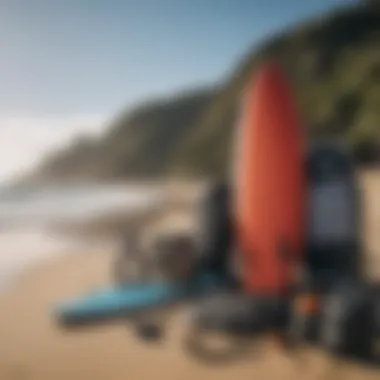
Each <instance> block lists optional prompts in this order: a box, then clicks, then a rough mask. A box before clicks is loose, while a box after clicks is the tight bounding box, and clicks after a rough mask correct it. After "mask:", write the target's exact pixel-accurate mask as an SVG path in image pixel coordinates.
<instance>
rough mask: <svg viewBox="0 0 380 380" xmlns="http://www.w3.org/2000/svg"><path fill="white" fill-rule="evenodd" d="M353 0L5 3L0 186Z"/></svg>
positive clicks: (0, 38) (0, 12)
mask: <svg viewBox="0 0 380 380" xmlns="http://www.w3.org/2000/svg"><path fill="white" fill-rule="evenodd" d="M349 2H350V1H349V0H286V1H285V0H0V53H1V60H0V182H1V181H4V180H6V179H8V178H10V177H12V176H13V175H16V174H18V173H20V171H23V170H26V169H28V168H30V167H31V166H33V165H35V164H36V162H37V161H38V160H40V159H41V156H43V155H44V154H45V153H46V152H48V151H50V150H52V149H54V148H55V147H57V146H61V145H63V144H67V143H68V142H69V141H70V140H71V139H72V138H73V137H74V136H75V135H77V134H78V133H83V132H84V133H90V134H97V133H101V132H102V131H103V130H104V128H106V126H107V121H108V120H110V118H112V117H113V116H114V115H115V113H117V112H118V111H120V109H123V108H125V107H128V106H129V107H132V106H133V105H134V104H137V103H138V102H140V101H143V100H144V99H147V98H150V97H152V96H158V95H161V94H162V95H166V94H170V93H172V92H175V91H178V90H181V89H183V88H192V87H196V86H198V85H203V84H212V83H214V82H217V81H220V80H222V79H223V77H224V76H225V75H226V74H227V73H229V72H231V71H232V70H233V68H234V65H235V64H237V63H238V62H239V59H241V58H242V57H244V55H245V54H246V52H247V51H248V50H249V49H250V48H252V47H254V46H255V44H257V43H259V42H260V41H261V40H262V39H263V38H265V36H267V35H268V34H270V33H273V32H275V31H277V30H281V29H282V28H284V27H287V26H288V25H292V23H294V22H296V21H298V20H301V19H305V18H308V17H313V16H315V15H318V14H320V13H323V12H325V11H326V10H328V9H330V8H332V7H334V6H336V5H340V4H346V3H349Z"/></svg>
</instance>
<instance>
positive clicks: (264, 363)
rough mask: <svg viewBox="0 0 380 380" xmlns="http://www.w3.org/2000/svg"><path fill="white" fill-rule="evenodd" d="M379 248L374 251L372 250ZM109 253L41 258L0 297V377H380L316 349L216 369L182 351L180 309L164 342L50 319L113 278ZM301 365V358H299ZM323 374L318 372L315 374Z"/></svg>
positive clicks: (372, 207) (376, 186)
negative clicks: (331, 361) (334, 369)
mask: <svg viewBox="0 0 380 380" xmlns="http://www.w3.org/2000/svg"><path fill="white" fill-rule="evenodd" d="M362 178H363V180H362V183H363V187H364V190H365V202H366V210H367V216H366V221H367V223H368V226H367V229H366V239H367V243H368V244H367V245H368V247H370V249H369V251H370V252H371V255H370V256H369V260H370V263H371V268H372V274H373V275H374V276H377V275H379V274H380V234H379V233H378V231H380V175H379V174H372V173H369V174H368V173H367V174H366V175H364V176H362ZM376 249H377V252H376ZM111 260H112V255H111V254H110V253H109V252H96V253H89V252H83V253H78V252H75V253H73V254H71V255H66V256H58V257H54V258H52V259H49V261H45V262H44V263H43V264H41V265H39V266H38V267H34V268H32V269H31V270H30V271H28V272H27V273H25V274H24V275H23V276H22V277H20V278H19V279H18V281H17V282H16V283H15V284H14V285H13V286H12V287H11V288H10V289H9V290H8V291H6V292H3V293H2V294H0V342H1V343H0V380H87V379H88V380H98V379H99V380H106V379H107V380H108V379H109V380H119V379H120V380H121V379H123V380H125V379H131V380H132V379H135V380H147V379H153V378H165V379H167V380H171V379H173V380H181V379H183V380H186V379H189V380H190V379H191V380H194V379H196V380H202V379H208V380H212V379H218V380H223V379H226V380H227V379H229V380H231V379H254V378H257V379H291V378H292V379H309V378H310V379H311V378H318V379H321V380H322V379H328V378H334V379H339V378H342V379H343V378H344V379H358V380H359V379H360V380H367V379H368V380H369V379H377V380H379V379H380V373H379V372H374V371H371V370H370V369H367V368H362V367H359V366H356V365H351V364H350V365H348V364H342V365H340V366H339V370H338V373H336V374H335V375H333V376H332V374H331V373H330V376H328V373H325V372H326V371H327V369H326V368H327V364H326V361H325V360H324V358H323V357H322V356H321V354H320V353H318V352H313V353H311V354H309V355H308V360H309V361H310V364H309V365H307V364H306V365H305V366H304V367H302V366H300V367H296V365H295V363H296V362H295V361H294V360H291V359H289V358H286V357H285V356H282V355H281V354H280V353H278V352H276V351H275V350H274V349H269V348H267V350H266V351H265V353H264V354H262V355H261V356H258V357H256V356H255V354H252V355H251V356H250V357H248V358H246V359H245V360H242V361H239V362H234V363H232V364H225V365H220V366H216V367H212V366H205V365H201V364H200V363H198V362H196V361H195V360H194V359H192V358H191V357H189V356H187V355H186V354H185V353H184V351H183V350H182V349H181V336H183V334H184V332H185V329H184V327H183V325H184V323H183V318H182V314H183V312H182V314H179V315H175V316H174V317H173V320H171V321H170V324H171V328H169V329H168V331H167V332H168V336H167V338H166V339H165V340H164V341H163V342H161V343H149V344H148V343H143V342H138V341H137V340H136V338H135V336H134V335H133V332H132V331H131V330H130V329H128V325H127V324H126V323H121V322H120V323H118V324H112V325H107V326H101V327H90V328H86V329H80V330H78V331H64V330H63V329H61V328H59V327H58V326H57V325H56V324H55V321H54V320H53V318H52V314H51V307H52V305H53V304H54V303H55V302H57V301H60V300H62V299H64V298H66V297H74V296H77V295H79V294H83V293H86V292H88V291H92V290H95V289H97V288H101V287H103V286H104V285H105V284H107V283H109V282H110V281H111V280H110V273H109V272H110V270H109V269H110V265H111ZM303 363H304V364H305V362H303ZM318 373H320V377H316V376H317V374H318Z"/></svg>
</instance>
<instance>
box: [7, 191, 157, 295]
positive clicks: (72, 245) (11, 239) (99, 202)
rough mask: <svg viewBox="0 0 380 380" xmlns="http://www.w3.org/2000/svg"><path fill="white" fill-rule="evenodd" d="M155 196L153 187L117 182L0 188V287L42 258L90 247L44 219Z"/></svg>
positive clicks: (146, 201)
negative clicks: (95, 184)
mask: <svg viewBox="0 0 380 380" xmlns="http://www.w3.org/2000/svg"><path fill="white" fill-rule="evenodd" d="M161 196H162V194H161V193H160V191H159V190H158V189H157V188H153V187H152V188H149V187H145V188H142V187H141V186H140V187H134V186H126V185H119V184H117V185H99V186H49V187H47V186H41V187H38V186H29V187H17V188H13V189H10V188H0V288H3V287H4V286H6V285H9V284H10V283H11V281H12V280H13V279H15V277H16V276H17V275H18V274H20V273H22V272H24V271H25V269H27V268H29V267H30V266H32V265H35V264H37V263H39V262H41V261H42V260H45V259H49V258H53V257H57V256H59V255H63V254H66V253H69V252H75V250H82V251H83V250H84V249H88V250H89V251H90V250H91V244H93V243H91V242H89V241H87V240H85V239H79V238H74V237H68V236H64V235H59V234H58V233H56V232H55V233H54V234H53V232H52V230H51V229H49V228H47V227H49V225H51V224H54V223H56V222H65V223H68V222H69V223H70V221H72V222H75V221H81V220H89V219H91V218H93V217H99V216H103V215H107V214H112V213H114V212H120V211H121V210H125V212H135V211H138V210H139V209H143V208H145V207H150V204H151V203H152V202H156V201H157V199H159V198H160V197H161Z"/></svg>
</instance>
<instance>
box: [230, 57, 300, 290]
mask: <svg viewBox="0 0 380 380" xmlns="http://www.w3.org/2000/svg"><path fill="white" fill-rule="evenodd" d="M238 134H239V136H238V147H237V152H238V156H237V158H236V162H235V164H236V167H235V169H236V173H235V174H236V178H235V193H234V194H235V210H234V211H235V217H236V220H235V223H236V224H235V225H236V228H237V231H236V235H237V236H236V238H237V247H238V250H239V252H241V255H242V264H243V272H244V273H243V283H244V286H245V288H246V291H247V292H249V293H251V294H257V295H263V296H270V295H278V294H283V293H284V292H285V291H286V290H287V288H288V287H289V285H290V284H291V283H292V282H293V276H294V268H295V267H297V263H300V261H301V259H302V253H303V252H302V245H303V236H304V224H305V223H304V214H305V212H304V205H305V198H306V188H305V184H306V178H305V171H304V147H303V137H302V128H301V122H300V118H299V115H298V113H297V110H296V106H295V102H294V100H293V96H292V93H291V90H290V87H289V86H288V84H287V82H286V80H285V78H284V76H283V74H282V72H281V71H280V69H279V68H278V67H277V66H276V65H275V64H273V63H267V64H266V65H264V66H263V67H262V68H261V70H259V72H258V73H257V75H256V76H255V77H254V78H253V80H252V81H251V83H250V84H249V86H248V88H247V92H246V98H245V99H244V104H243V110H242V114H241V120H240V125H239V126H238Z"/></svg>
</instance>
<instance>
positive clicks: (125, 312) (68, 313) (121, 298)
mask: <svg viewBox="0 0 380 380" xmlns="http://www.w3.org/2000/svg"><path fill="white" fill-rule="evenodd" d="M224 286H225V280H224V279H223V278H221V277H220V276H216V275H213V274H202V275H200V276H198V277H196V278H194V279H193V280H192V281H190V282H188V283H183V284H178V283H170V282H162V283H154V282H152V283H135V284H127V285H125V286H118V287H110V288H108V289H104V290H101V291H98V292H95V293H92V294H90V295H87V296H84V297H80V298H76V299H72V300H67V301H63V302H61V303H59V304H58V305H56V306H55V307H54V315H55V317H56V318H57V319H58V320H59V321H60V322H61V323H64V324H78V323H85V322H90V321H98V320H103V319H109V318H113V317H118V316H123V317H126V318H127V317H130V316H133V315H135V314H137V313H139V312H143V311H146V310H149V309H154V308H155V307H160V306H165V305H168V304H171V303H175V302H178V301H181V300H185V299H187V298H191V297H194V296H199V295H203V294H207V293H211V292H213V291H217V290H219V289H222V288H223V287H224Z"/></svg>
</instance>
